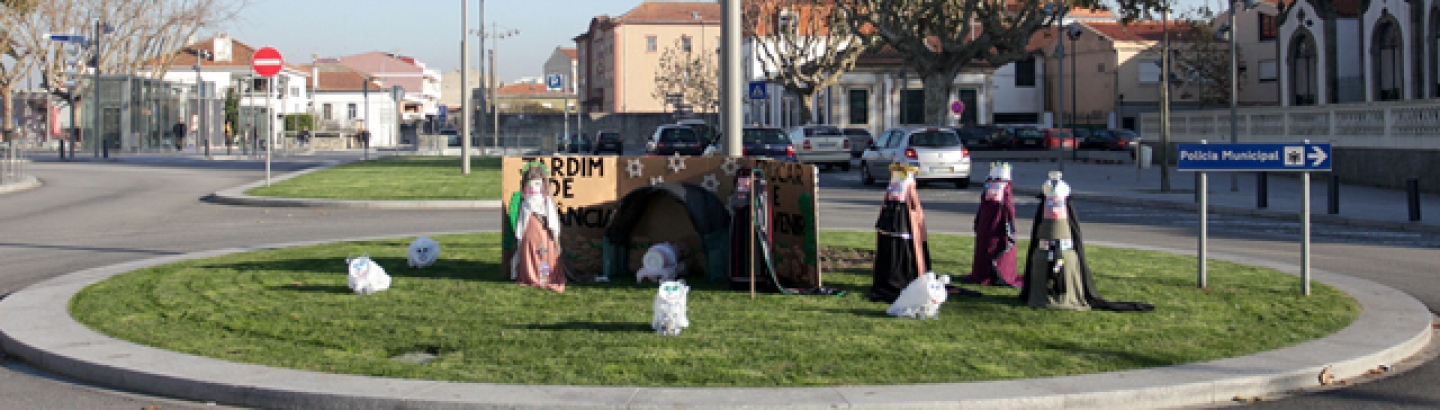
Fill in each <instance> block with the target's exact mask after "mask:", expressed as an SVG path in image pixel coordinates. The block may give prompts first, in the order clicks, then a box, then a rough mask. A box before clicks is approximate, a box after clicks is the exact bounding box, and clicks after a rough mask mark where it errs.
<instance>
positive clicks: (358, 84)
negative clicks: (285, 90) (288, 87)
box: [305, 63, 381, 92]
mask: <svg viewBox="0 0 1440 410" xmlns="http://www.w3.org/2000/svg"><path fill="white" fill-rule="evenodd" d="M317 68H318V69H319V73H320V76H319V80H320V87H319V88H318V89H317V91H319V92H326V91H364V90H365V73H363V72H361V71H359V70H356V69H354V68H350V67H348V66H346V65H344V64H337V63H321V64H319V65H318V66H317ZM305 70H306V72H307V73H308V72H310V71H309V70H310V67H309V66H306V67H305ZM315 80H316V79H315V78H310V80H309V81H307V82H306V85H308V86H310V87H314V86H315ZM380 90H381V87H380V83H379V82H377V81H371V82H370V91H372V92H379V91H380Z"/></svg>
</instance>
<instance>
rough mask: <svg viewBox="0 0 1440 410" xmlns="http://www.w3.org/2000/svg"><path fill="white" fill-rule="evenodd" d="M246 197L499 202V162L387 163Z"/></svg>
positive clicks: (316, 175)
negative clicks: (464, 166)
mask: <svg viewBox="0 0 1440 410" xmlns="http://www.w3.org/2000/svg"><path fill="white" fill-rule="evenodd" d="M245 193H246V194H247V195H255V196H268V197H283V198H311V199H355V200H421V199H464V200H476V199H499V198H500V158H493V157H480V158H471V159H470V175H463V174H461V173H460V158H459V157H409V156H406V157H386V158H381V159H376V160H371V161H359V162H352V163H349V164H345V165H340V166H336V167H331V168H328V169H324V170H320V171H316V172H312V173H309V174H305V175H301V176H299V177H296V178H291V179H288V180H285V181H280V182H277V183H275V184H272V185H271V186H269V187H260V188H255V189H251V190H249V191H247V192H245Z"/></svg>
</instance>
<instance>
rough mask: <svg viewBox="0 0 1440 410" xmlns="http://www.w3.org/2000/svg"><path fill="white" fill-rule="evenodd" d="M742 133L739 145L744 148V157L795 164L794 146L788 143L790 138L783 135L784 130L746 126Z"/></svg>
mask: <svg viewBox="0 0 1440 410" xmlns="http://www.w3.org/2000/svg"><path fill="white" fill-rule="evenodd" d="M744 132H745V133H744V134H741V136H740V138H741V140H740V143H741V144H743V146H744V151H743V154H744V155H745V156H747V157H760V158H769V159H774V160H780V161H790V162H795V145H793V144H791V143H790V137H789V136H787V135H785V130H782V129H779V128H775V127H763V126H746V127H745V129H744Z"/></svg>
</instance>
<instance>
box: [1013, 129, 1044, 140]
mask: <svg viewBox="0 0 1440 410" xmlns="http://www.w3.org/2000/svg"><path fill="white" fill-rule="evenodd" d="M1015 136H1016V137H1019V138H1040V130H1037V129H1033V128H1021V129H1018V130H1015Z"/></svg>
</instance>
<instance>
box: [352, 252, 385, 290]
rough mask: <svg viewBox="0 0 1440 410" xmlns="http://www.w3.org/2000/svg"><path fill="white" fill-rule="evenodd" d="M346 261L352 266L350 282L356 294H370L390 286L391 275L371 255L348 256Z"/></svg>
mask: <svg viewBox="0 0 1440 410" xmlns="http://www.w3.org/2000/svg"><path fill="white" fill-rule="evenodd" d="M345 263H346V264H348V265H349V266H350V275H349V280H348V282H349V285H350V290H353V291H355V294H357V295H369V294H372V293H375V292H379V291H382V290H385V289H389V288H390V275H388V274H386V273H385V268H382V267H380V264H378V263H375V261H373V260H370V256H368V255H366V256H361V257H358V258H347V259H345Z"/></svg>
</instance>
